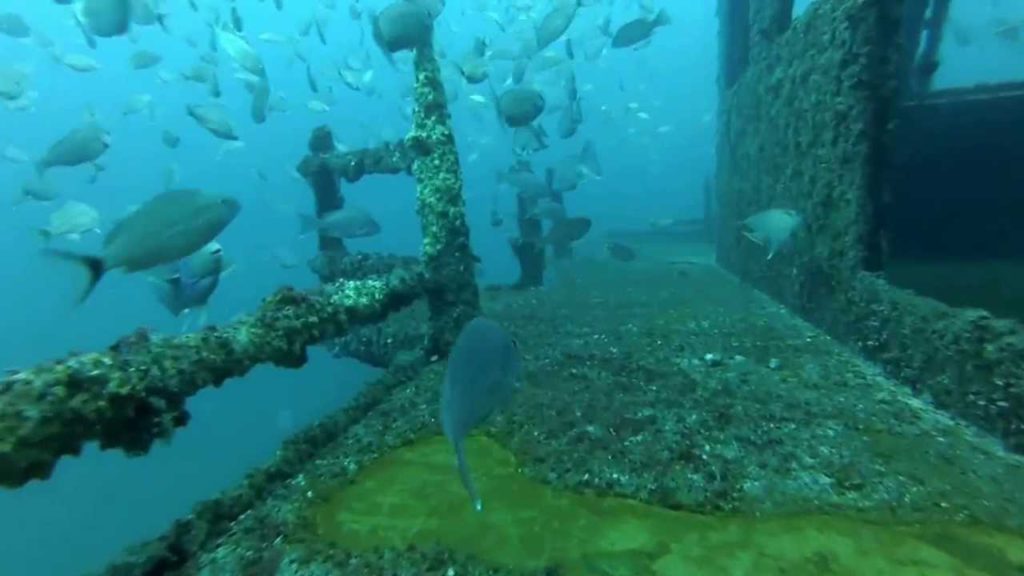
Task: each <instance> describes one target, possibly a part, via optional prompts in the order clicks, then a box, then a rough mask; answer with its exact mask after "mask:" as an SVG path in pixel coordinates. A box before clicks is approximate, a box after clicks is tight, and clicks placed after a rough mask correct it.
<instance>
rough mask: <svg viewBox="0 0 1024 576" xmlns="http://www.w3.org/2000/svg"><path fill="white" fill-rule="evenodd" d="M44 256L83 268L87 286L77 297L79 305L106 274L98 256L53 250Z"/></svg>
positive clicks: (47, 251) (48, 250)
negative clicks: (87, 280) (87, 275)
mask: <svg viewBox="0 0 1024 576" xmlns="http://www.w3.org/2000/svg"><path fill="white" fill-rule="evenodd" d="M46 255H48V256H51V257H54V258H59V259H61V260H67V261H70V262H75V263H77V264H79V265H81V266H84V267H85V269H86V270H87V271H88V272H89V285H88V286H86V288H85V291H84V292H82V295H81V296H79V297H78V303H79V304H81V303H82V302H85V300H86V299H87V298H88V297H89V295H90V294H92V291H93V290H94V289H95V288H96V285H97V284H99V282H100V280H102V279H103V275H104V274H106V273H107V265H106V264H104V263H103V258H101V257H99V256H87V255H85V254H76V253H74V252H67V251H65V250H53V249H47V250H46Z"/></svg>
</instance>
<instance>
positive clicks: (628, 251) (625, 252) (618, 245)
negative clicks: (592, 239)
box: [604, 242, 636, 262]
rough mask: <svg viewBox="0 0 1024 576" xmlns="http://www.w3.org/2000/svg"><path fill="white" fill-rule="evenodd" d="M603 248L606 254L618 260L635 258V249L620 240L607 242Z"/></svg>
mask: <svg viewBox="0 0 1024 576" xmlns="http://www.w3.org/2000/svg"><path fill="white" fill-rule="evenodd" d="M604 249H605V251H606V252H608V255H609V256H611V257H612V259H614V260H618V261H619V262H632V261H633V260H636V250H634V249H633V248H631V247H629V246H627V245H625V244H623V243H622V242H607V243H606V244H605V245H604Z"/></svg>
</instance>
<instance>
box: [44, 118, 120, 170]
mask: <svg viewBox="0 0 1024 576" xmlns="http://www.w3.org/2000/svg"><path fill="white" fill-rule="evenodd" d="M108 148H110V134H109V133H108V132H107V131H106V130H104V129H103V127H101V126H100V125H99V124H98V123H96V122H95V121H89V122H86V123H85V124H84V125H82V126H80V127H78V128H75V129H74V130H72V131H70V132H68V133H67V134H65V135H64V136H62V137H61V138H60V139H59V140H57V141H56V142H54V143H53V144H51V145H50V147H49V148H48V149H47V150H46V154H44V155H43V157H42V158H41V159H40V160H39V161H38V162H36V172H37V173H38V174H39V175H43V174H45V173H46V171H47V170H49V169H50V168H53V167H54V166H65V167H71V166H80V165H82V164H90V163H95V162H96V160H98V159H99V157H100V156H102V155H103V153H104V152H106V151H107V149H108Z"/></svg>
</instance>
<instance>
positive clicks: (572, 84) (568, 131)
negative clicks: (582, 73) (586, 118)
mask: <svg viewBox="0 0 1024 576" xmlns="http://www.w3.org/2000/svg"><path fill="white" fill-rule="evenodd" d="M566 100H567V101H568V105H567V106H566V107H565V109H563V110H562V115H561V116H560V117H559V118H558V136H559V137H560V138H562V139H563V140H566V139H568V138H572V137H573V136H575V135H576V131H577V130H578V129H579V127H580V124H582V123H583V109H582V107H581V106H580V97H579V92H578V91H577V89H576V75H575V74H573V73H570V74H569V77H568V79H567V80H566Z"/></svg>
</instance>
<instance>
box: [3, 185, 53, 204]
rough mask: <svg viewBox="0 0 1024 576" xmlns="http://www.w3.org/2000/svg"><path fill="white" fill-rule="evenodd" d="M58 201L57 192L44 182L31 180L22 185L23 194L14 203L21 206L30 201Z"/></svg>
mask: <svg viewBox="0 0 1024 576" xmlns="http://www.w3.org/2000/svg"><path fill="white" fill-rule="evenodd" d="M56 199H57V191H56V190H55V189H54V188H53V187H52V186H50V185H49V184H47V183H46V182H43V181H42V180H29V181H27V182H23V183H22V184H21V194H19V195H18V197H17V198H15V200H14V202H15V203H16V204H20V203H22V202H26V201H28V200H35V201H36V202H53V201H54V200H56Z"/></svg>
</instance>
